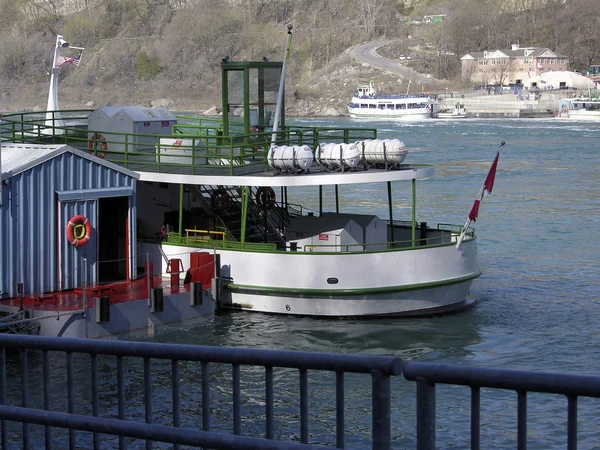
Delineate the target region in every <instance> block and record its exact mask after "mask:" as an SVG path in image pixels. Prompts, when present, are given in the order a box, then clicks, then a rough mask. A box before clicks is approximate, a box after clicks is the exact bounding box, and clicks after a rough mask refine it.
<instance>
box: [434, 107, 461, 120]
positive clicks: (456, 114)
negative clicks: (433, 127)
mask: <svg viewBox="0 0 600 450" xmlns="http://www.w3.org/2000/svg"><path fill="white" fill-rule="evenodd" d="M435 117H436V118H438V119H465V118H467V117H468V114H467V108H465V105H463V104H461V103H456V104H455V105H454V109H452V110H451V109H441V110H440V111H438V113H437V114H436V115H435Z"/></svg>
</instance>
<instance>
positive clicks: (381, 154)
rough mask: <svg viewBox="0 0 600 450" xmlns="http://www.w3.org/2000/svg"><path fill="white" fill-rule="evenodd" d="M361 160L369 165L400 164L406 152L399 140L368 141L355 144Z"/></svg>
mask: <svg viewBox="0 0 600 450" xmlns="http://www.w3.org/2000/svg"><path fill="white" fill-rule="evenodd" d="M356 146H357V147H358V148H359V150H360V152H361V155H362V158H363V160H364V161H365V162H367V163H370V164H400V163H401V162H402V161H404V158H406V155H407V154H408V150H407V149H406V147H405V146H404V143H403V142H402V141H401V140H399V139H370V140H366V141H358V142H356Z"/></svg>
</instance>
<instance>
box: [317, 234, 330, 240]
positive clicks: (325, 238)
mask: <svg viewBox="0 0 600 450" xmlns="http://www.w3.org/2000/svg"><path fill="white" fill-rule="evenodd" d="M319 240H320V241H328V240H329V235H328V234H320V235H319Z"/></svg>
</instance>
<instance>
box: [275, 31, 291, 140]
mask: <svg viewBox="0 0 600 450" xmlns="http://www.w3.org/2000/svg"><path fill="white" fill-rule="evenodd" d="M291 46H292V25H291V24H289V25H288V32H287V39H286V42H285V54H284V55H283V65H282V66H281V78H280V79H279V91H278V92H277V105H276V106H275V118H274V119H273V134H272V135H271V148H273V146H274V145H275V141H276V140H277V128H278V127H279V118H280V117H281V108H282V103H283V87H284V84H285V63H286V62H287V60H288V59H290V48H291Z"/></svg>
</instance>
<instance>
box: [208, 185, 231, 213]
mask: <svg viewBox="0 0 600 450" xmlns="http://www.w3.org/2000/svg"><path fill="white" fill-rule="evenodd" d="M210 206H211V207H212V209H214V210H215V211H218V212H229V209H230V208H231V199H230V198H229V194H228V193H227V191H225V189H217V190H214V191H213V192H212V194H210Z"/></svg>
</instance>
